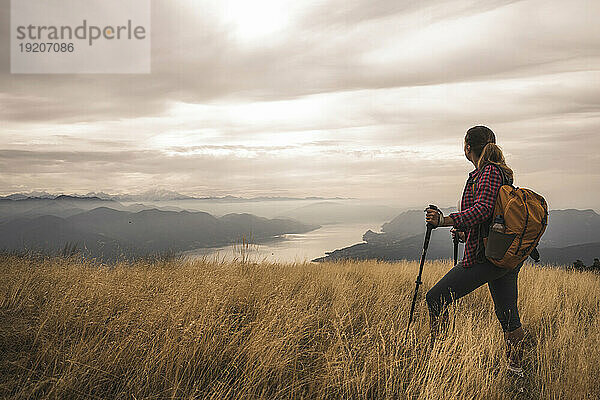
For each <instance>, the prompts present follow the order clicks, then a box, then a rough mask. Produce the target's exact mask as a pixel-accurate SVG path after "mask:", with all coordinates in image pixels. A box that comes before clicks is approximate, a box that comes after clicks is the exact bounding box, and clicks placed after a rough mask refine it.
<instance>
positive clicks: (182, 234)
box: [0, 207, 318, 260]
mask: <svg viewBox="0 0 600 400" xmlns="http://www.w3.org/2000/svg"><path fill="white" fill-rule="evenodd" d="M316 228H318V226H316V225H309V224H303V223H301V222H298V221H294V220H283V219H273V220H270V219H266V218H260V217H256V216H253V215H249V214H229V215H226V216H223V217H221V218H215V217H214V216H212V215H210V214H208V213H204V212H189V211H180V212H175V211H161V210H157V209H150V210H143V211H139V212H136V213H132V212H128V211H120V210H115V209H112V208H108V207H98V208H94V209H92V210H89V211H84V212H81V213H78V214H75V215H71V216H68V217H64V218H63V217H57V216H53V215H44V216H33V217H20V218H14V219H11V220H9V221H8V222H5V223H2V224H0V249H5V250H24V249H29V250H46V251H56V250H58V249H61V248H63V247H64V245H65V243H67V242H78V243H79V244H80V245H81V247H84V248H85V249H86V250H85V252H86V254H87V255H90V256H93V257H98V258H102V259H107V260H110V259H114V258H116V257H118V256H121V255H123V256H126V257H134V256H139V255H145V254H150V253H156V252H165V251H183V250H189V249H193V248H198V247H211V246H222V245H226V244H229V243H232V242H236V241H240V240H241V238H242V237H243V236H245V237H251V238H252V239H253V240H254V241H264V240H267V239H270V238H273V237H275V236H278V235H283V234H287V233H305V232H308V231H311V230H313V229H316Z"/></svg>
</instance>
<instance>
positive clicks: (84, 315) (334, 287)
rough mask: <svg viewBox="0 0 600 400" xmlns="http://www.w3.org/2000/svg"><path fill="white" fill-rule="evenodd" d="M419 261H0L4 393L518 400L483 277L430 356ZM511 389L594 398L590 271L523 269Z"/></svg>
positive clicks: (599, 343)
mask: <svg viewBox="0 0 600 400" xmlns="http://www.w3.org/2000/svg"><path fill="white" fill-rule="evenodd" d="M449 268H450V263H448V262H433V263H427V264H426V266H425V274H424V282H425V284H424V285H423V287H422V289H421V295H420V298H419V303H418V307H417V316H416V322H415V324H414V326H413V328H412V332H411V335H410V337H409V339H408V340H407V341H405V340H404V329H405V326H406V322H407V314H408V308H409V303H410V300H411V296H412V291H413V288H414V279H415V276H416V273H417V264H416V263H414V262H400V263H378V262H346V263H335V264H322V265H311V264H300V265H273V264H267V263H261V264H241V263H237V264H236V263H218V262H206V261H197V262H186V263H183V262H181V261H172V262H169V261H164V262H158V263H154V264H152V263H142V262H140V263H137V264H130V265H119V266H117V267H115V268H107V267H101V268H100V267H98V266H94V265H88V264H85V263H82V262H77V261H69V260H61V259H55V260H47V261H43V262H40V261H38V262H35V261H31V260H27V259H24V258H17V257H10V256H4V257H1V258H0V271H1V272H0V289H1V290H0V312H1V315H0V352H1V353H2V360H1V361H0V362H1V364H0V365H1V367H0V368H1V380H0V395H1V396H3V397H5V398H17V399H25V398H53V399H55V398H56V399H57V398H61V399H65V398H66V399H69V398H90V399H95V398H123V399H163V398H165V399H166V398H169V399H192V398H208V399H229V398H231V399H234V398H235V399H240V398H241V399H244V398H253V399H254V398H264V399H267V398H277V399H279V398H281V399H292V398H293V399H296V398H297V399H309V398H310V399H320V398H330V399H339V398H352V399H362V398H364V399H367V398H369V399H371V398H380V399H404V398H410V399H473V398H481V399H504V398H515V396H516V395H515V393H516V392H515V387H516V384H515V382H514V380H513V379H512V378H511V377H510V376H508V375H507V373H506V371H505V363H504V359H503V350H504V348H503V343H502V336H501V331H500V327H499V324H498V322H497V321H496V319H495V315H494V313H493V305H492V301H491V299H490V295H489V293H488V291H487V288H485V287H484V288H480V289H478V290H477V291H476V292H474V293H472V294H471V295H469V296H467V297H466V298H464V299H461V300H460V301H459V303H458V305H457V307H456V308H455V310H456V312H455V313H454V317H455V320H456V324H455V325H454V327H452V329H451V331H450V334H449V335H448V336H447V337H446V339H444V340H443V341H441V342H438V345H436V347H435V348H434V349H433V351H432V352H428V351H427V341H428V316H427V313H426V307H425V304H424V301H423V299H424V294H425V291H426V290H427V288H429V287H430V286H431V285H432V284H433V283H434V282H435V281H436V280H437V279H439V278H440V277H441V276H442V275H443V273H444V272H445V271H447V270H448V269H449ZM519 288H520V298H519V304H520V310H521V313H522V319H523V323H524V327H525V328H526V330H527V331H528V332H529V339H528V345H529V348H528V351H527V357H526V371H527V378H526V379H525V381H524V382H523V384H524V387H525V392H524V393H523V394H521V395H519V396H520V397H519V398H535V399H537V398H543V399H584V398H587V399H597V398H600V386H599V384H598V379H600V373H599V371H598V368H599V365H600V315H599V314H600V291H599V289H600V276H598V275H594V274H592V273H581V272H571V271H563V270H555V269H539V268H534V267H526V268H524V269H523V270H522V271H521V273H520V278H519Z"/></svg>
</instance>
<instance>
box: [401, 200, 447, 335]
mask: <svg viewBox="0 0 600 400" xmlns="http://www.w3.org/2000/svg"><path fill="white" fill-rule="evenodd" d="M428 208H431V209H433V210H438V211H439V209H438V208H437V207H436V206H434V205H432V204H430V205H429V207H428ZM434 229H435V226H433V225H432V224H430V223H427V232H425V242H424V243H423V253H422V254H421V264H420V266H419V275H418V276H417V280H416V281H415V283H416V286H415V294H414V295H413V299H412V304H411V306H410V314H409V315H408V325H407V326H406V333H405V335H404V337H405V338H406V337H408V330H409V328H410V324H411V323H412V319H413V315H414V313H415V304H416V303H417V294H418V292H419V286H420V285H421V284H422V283H423V282H422V281H421V276H422V275H423V264H425V254H427V247H429V239H431V231H432V230H434Z"/></svg>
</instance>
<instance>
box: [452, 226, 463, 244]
mask: <svg viewBox="0 0 600 400" xmlns="http://www.w3.org/2000/svg"><path fill="white" fill-rule="evenodd" d="M450 232H451V233H452V240H454V238H455V237H457V236H458V241H459V242H461V243H464V242H465V241H466V240H467V239H466V235H465V233H464V232H462V231H457V230H456V228H452V229H450Z"/></svg>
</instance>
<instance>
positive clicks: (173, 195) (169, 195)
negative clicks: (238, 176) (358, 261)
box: [0, 189, 350, 202]
mask: <svg viewBox="0 0 600 400" xmlns="http://www.w3.org/2000/svg"><path fill="white" fill-rule="evenodd" d="M62 196H66V197H71V198H98V199H102V200H115V201H122V202H132V201H152V202H156V201H175V200H201V201H202V200H203V201H221V202H249V201H250V202H251V201H292V200H350V199H349V198H342V197H332V198H329V197H317V196H309V197H286V196H258V197H251V198H247V197H236V196H231V195H227V196H221V197H218V196H207V197H198V196H189V195H185V194H181V193H178V192H175V191H172V190H165V189H151V190H147V191H145V192H143V193H137V194H127V193H125V194H108V193H104V192H89V193H86V194H68V195H67V194H62V193H61V194H52V193H48V192H45V191H41V192H40V191H35V192H29V193H14V194H10V195H8V196H4V197H0V200H1V199H7V200H24V199H30V198H37V199H56V198H59V197H62Z"/></svg>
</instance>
